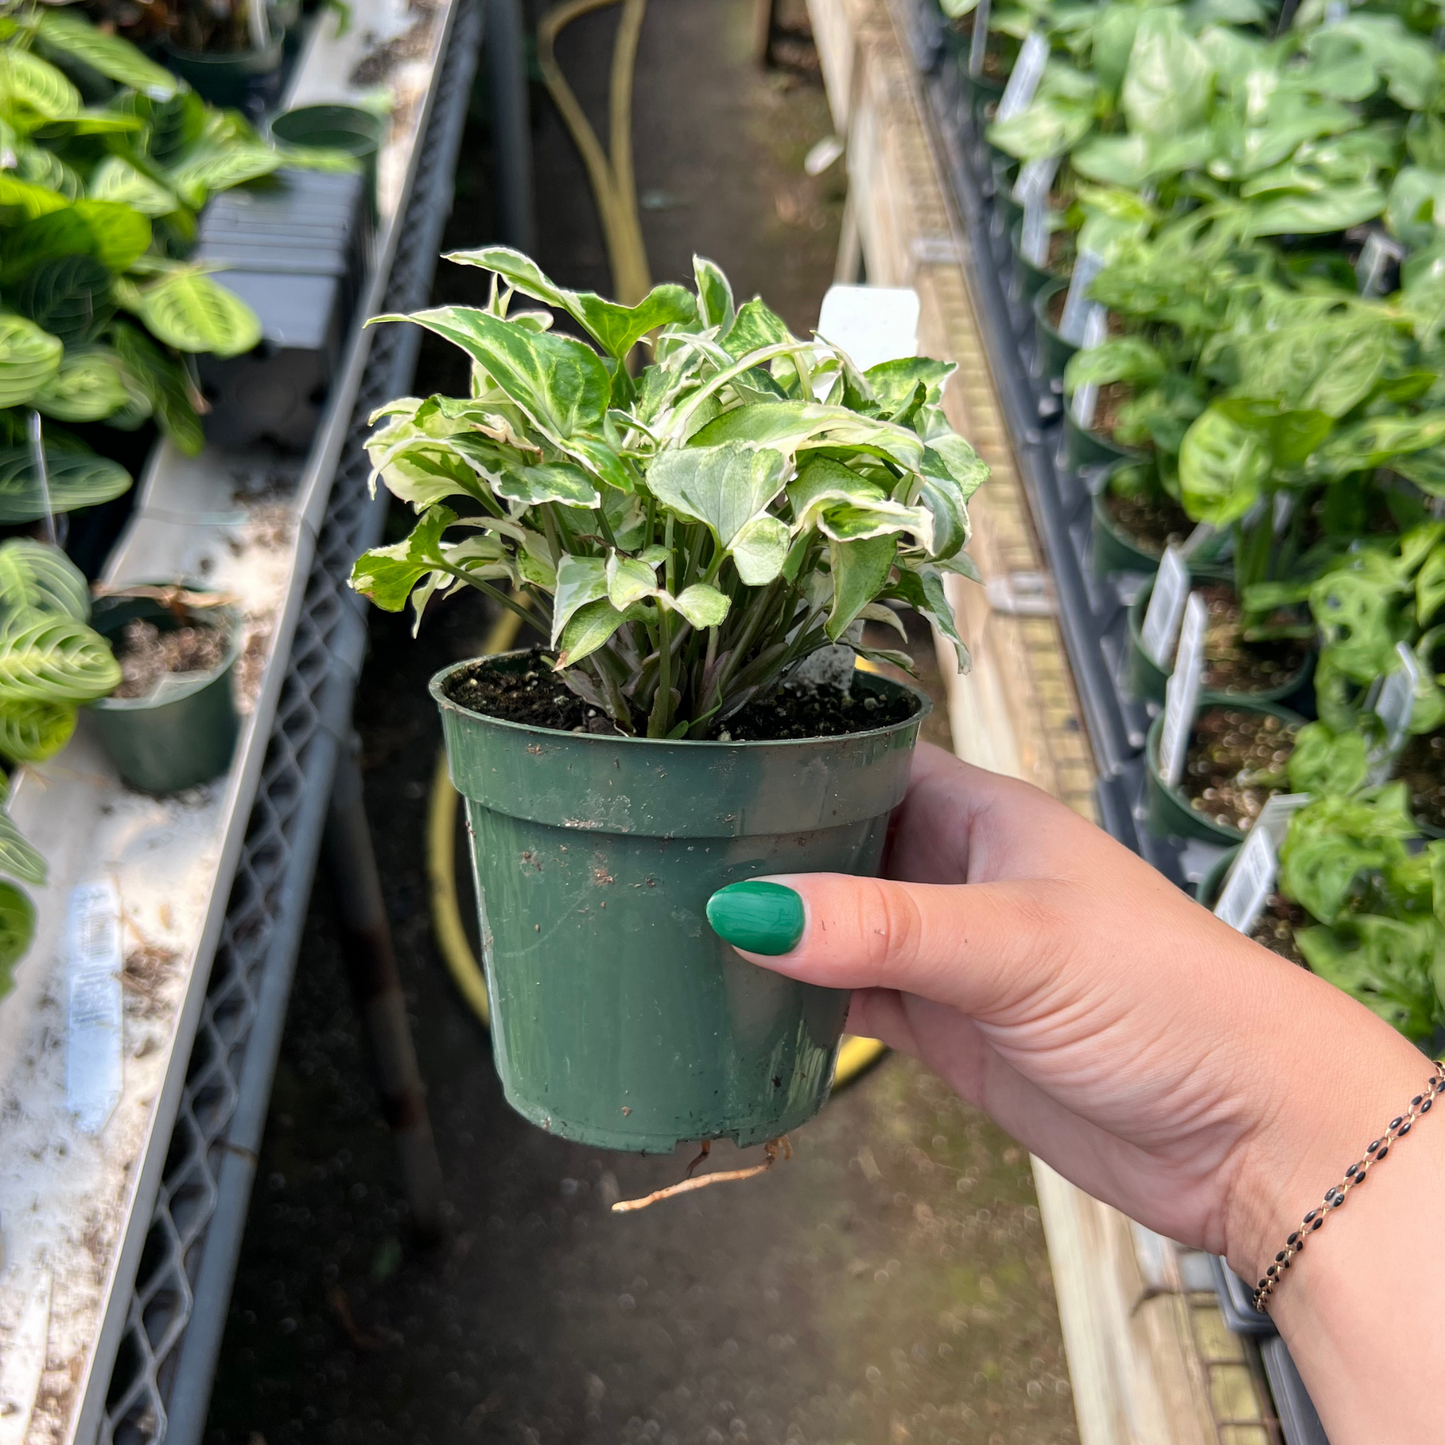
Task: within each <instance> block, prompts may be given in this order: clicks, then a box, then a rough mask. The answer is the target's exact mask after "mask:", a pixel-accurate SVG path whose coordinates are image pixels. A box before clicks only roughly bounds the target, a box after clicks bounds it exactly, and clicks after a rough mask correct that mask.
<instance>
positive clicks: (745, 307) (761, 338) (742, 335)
mask: <svg viewBox="0 0 1445 1445" xmlns="http://www.w3.org/2000/svg"><path fill="white" fill-rule="evenodd" d="M793 339H794V337H793V333H792V332H791V331H789V330H788V328H787V325H786V323H785V322H784V321H783V318H782V317H781V316H779V315H778V314H777V312H775V311H773V310H772V309H771V308H770V307H769V306H767V305H765V304H764V303H763V302H762V301H761V300H760V299H759V298H758V297H756V296H754V297H753V299H752V300H751V301H745V302H744V303H743V304H742V305H741V306H740V307H738V312H737V315H736V316H735V317H734V318H733V323H732V325H731V326H729V327H728V329H727V331H726V332H725V333H724V334H723V338H722V345H723V350H724V351H726V352H727V354H728V355H729V356H731V357H732V358H733V360H734V361H737V360H739V359H740V358H742V357H744V356H746V355H747V354H748V352H750V351H759V350H761V349H762V348H763V347H765V346H773V345H775V344H776V343H778V342H780V341H792V340H793Z"/></svg>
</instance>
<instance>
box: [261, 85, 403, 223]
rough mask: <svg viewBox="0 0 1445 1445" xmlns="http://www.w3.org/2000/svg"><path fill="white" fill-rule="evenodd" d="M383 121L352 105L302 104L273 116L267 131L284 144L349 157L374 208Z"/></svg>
mask: <svg viewBox="0 0 1445 1445" xmlns="http://www.w3.org/2000/svg"><path fill="white" fill-rule="evenodd" d="M383 129H384V122H383V120H382V118H381V117H380V116H379V115H373V114H372V112H371V111H369V110H362V109H361V108H360V107H359V106H354V105H302V106H298V107H297V108H296V109H295V110H288V111H284V112H282V114H280V115H278V116H276V117H275V118H274V119H273V120H272V122H271V134H272V135H273V136H274V137H275V138H276V139H277V140H279V141H284V142H285V143H286V144H287V145H293V146H301V147H304V148H306V149H308V150H337V151H343V152H345V153H346V154H347V155H349V156H351V157H352V159H354V160H355V161H356V162H357V163H358V164H359V165H360V166H361V168H362V171H363V173H364V174H365V176H366V189H367V195H368V196H369V197H370V199H371V205H372V209H373V211H374V210H375V208H376V156H377V152H378V151H379V150H380V149H381V141H382V134H383Z"/></svg>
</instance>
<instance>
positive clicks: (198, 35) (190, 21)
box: [165, 0, 286, 106]
mask: <svg viewBox="0 0 1445 1445" xmlns="http://www.w3.org/2000/svg"><path fill="white" fill-rule="evenodd" d="M174 14H175V20H174V24H173V26H172V27H171V32H170V35H169V37H168V38H167V40H166V42H165V53H166V63H167V64H168V65H169V66H170V67H171V69H172V70H174V71H175V72H176V74H177V75H179V76H180V77H181V78H182V79H183V80H185V81H187V82H188V83H189V84H190V85H191V86H193V87H194V88H195V90H196V91H197V93H198V94H199V95H201V96H202V97H204V98H205V99H206V100H208V101H210V102H211V104H212V105H222V106H240V105H242V104H243V103H244V102H245V100H246V97H247V94H248V92H249V91H250V89H251V87H252V86H253V85H254V84H255V83H256V82H258V81H264V80H266V79H267V78H268V77H270V76H273V75H275V74H276V72H277V71H278V70H280V68H281V60H282V57H283V55H284V52H285V42H286V31H285V29H284V28H283V27H282V26H281V25H279V24H278V23H277V22H276V19H275V18H274V17H273V14H272V11H271V8H270V7H269V6H268V5H267V4H266V0H222V3H220V4H208V3H204V0H181V3H179V4H177V5H176V7H175V11H174Z"/></svg>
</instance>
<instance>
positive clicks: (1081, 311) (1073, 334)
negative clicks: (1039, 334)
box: [1059, 251, 1104, 346]
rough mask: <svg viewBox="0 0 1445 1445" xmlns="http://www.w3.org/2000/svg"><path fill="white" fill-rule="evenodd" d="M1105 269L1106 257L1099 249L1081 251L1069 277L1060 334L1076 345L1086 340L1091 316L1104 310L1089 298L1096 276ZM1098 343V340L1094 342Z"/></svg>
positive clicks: (1060, 321)
mask: <svg viewBox="0 0 1445 1445" xmlns="http://www.w3.org/2000/svg"><path fill="white" fill-rule="evenodd" d="M1103 269H1104V258H1103V257H1102V256H1101V255H1100V254H1099V253H1098V252H1097V251H1080V252H1079V255H1078V258H1077V259H1076V260H1075V262H1074V271H1073V274H1072V275H1071V276H1070V277H1069V290H1068V294H1067V295H1066V296H1065V297H1064V310H1063V314H1062V315H1061V316H1060V317H1059V335H1060V336H1061V337H1063V339H1064V340H1065V341H1068V342H1072V343H1073V344H1074V345H1075V346H1079V345H1081V344H1082V342H1083V340H1084V328H1085V326H1086V325H1087V324H1088V320H1089V317H1090V316H1091V315H1092V314H1093V313H1094V312H1095V311H1099V312H1102V311H1103V309H1104V308H1103V306H1101V305H1100V304H1099V302H1097V301H1090V300H1089V287H1090V286H1092V285H1093V284H1094V278H1095V277H1096V276H1098V274H1099V272H1100V271H1102V270H1103ZM1094 344H1095V345H1098V342H1095V343H1094Z"/></svg>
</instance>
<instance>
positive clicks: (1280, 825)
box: [1249, 793, 1310, 853]
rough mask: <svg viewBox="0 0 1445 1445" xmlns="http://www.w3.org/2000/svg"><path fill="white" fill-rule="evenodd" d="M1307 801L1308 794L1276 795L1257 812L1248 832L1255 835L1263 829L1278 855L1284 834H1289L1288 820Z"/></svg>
mask: <svg viewBox="0 0 1445 1445" xmlns="http://www.w3.org/2000/svg"><path fill="white" fill-rule="evenodd" d="M1309 800H1310V795H1309V794H1308V793H1276V794H1275V795H1274V797H1272V798H1269V799H1267V800H1266V801H1265V805H1264V807H1262V808H1261V809H1260V810H1259V817H1257V818H1256V819H1255V820H1254V827H1253V828H1251V829H1250V830H1249V831H1250V832H1251V833H1255V832H1257V831H1258V830H1259V829H1263V830H1264V831H1265V832H1266V833H1268V834H1269V841H1270V842H1271V843H1273V844H1274V850H1275V852H1276V853H1278V852H1279V850H1280V849H1281V848H1282V847H1283V846H1284V837H1285V834H1286V833H1288V832H1289V820H1290V819H1291V818H1293V817H1294V815H1295V814H1296V813H1298V812H1299V810H1300V809H1301V808H1303V807H1304V806H1305V804H1306V803H1308V802H1309Z"/></svg>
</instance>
